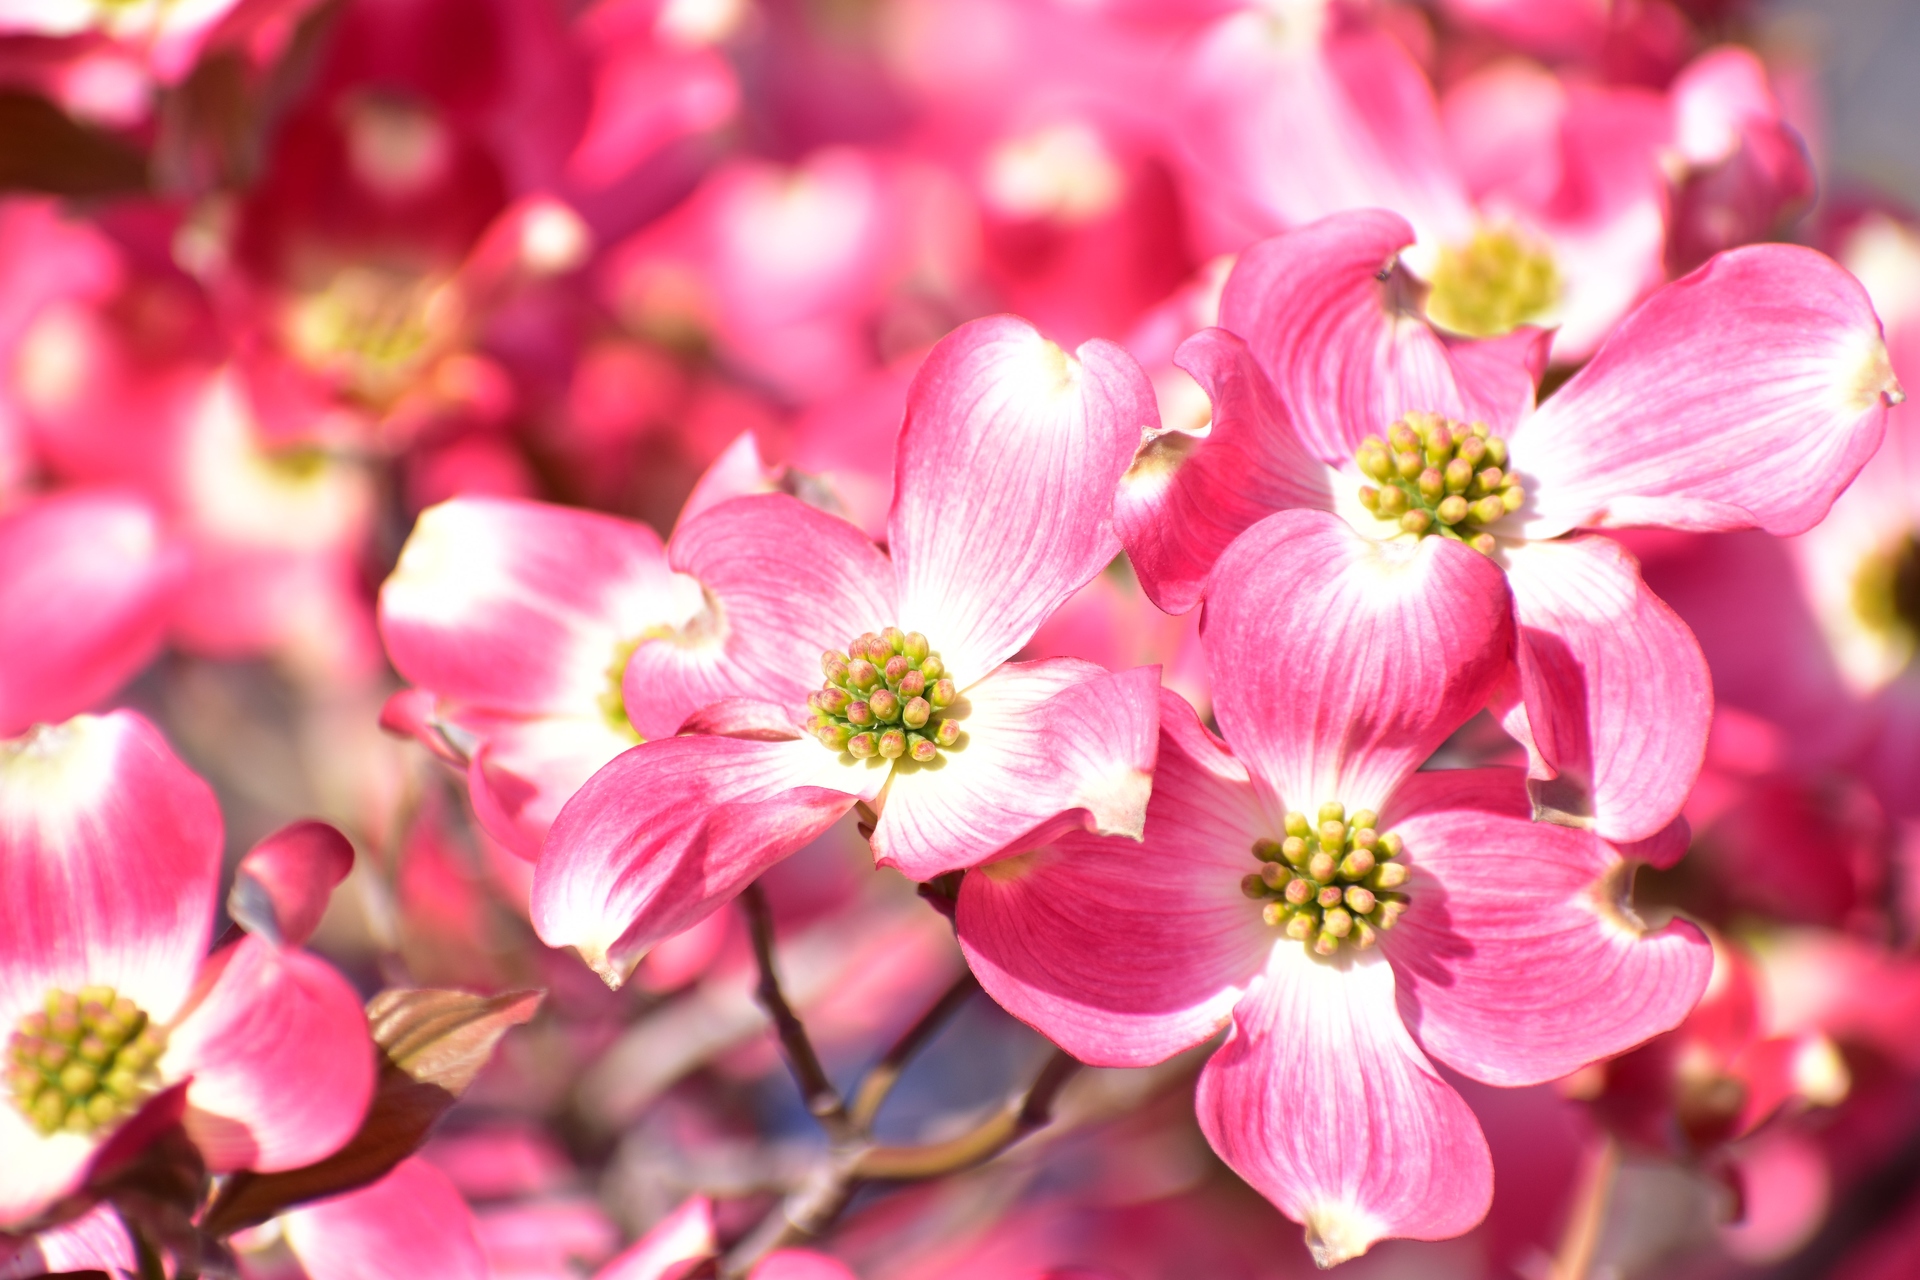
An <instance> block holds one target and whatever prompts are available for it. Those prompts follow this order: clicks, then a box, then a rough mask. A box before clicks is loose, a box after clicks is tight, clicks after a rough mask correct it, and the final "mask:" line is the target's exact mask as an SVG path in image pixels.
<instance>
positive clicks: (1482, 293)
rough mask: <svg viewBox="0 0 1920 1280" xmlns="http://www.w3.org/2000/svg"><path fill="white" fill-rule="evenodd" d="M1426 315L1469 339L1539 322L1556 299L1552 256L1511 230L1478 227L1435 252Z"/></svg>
mask: <svg viewBox="0 0 1920 1280" xmlns="http://www.w3.org/2000/svg"><path fill="white" fill-rule="evenodd" d="M1429 284H1430V286H1431V287H1430V289H1429V291H1428V293H1427V318H1428V319H1429V320H1432V321H1433V322H1434V323H1435V324H1437V325H1439V326H1441V327H1442V328H1444V329H1451V330H1453V331H1454V332H1455V333H1461V334H1465V335H1466V336H1468V337H1470V338H1492V337H1497V336H1499V335H1500V334H1503V333H1510V332H1512V331H1513V330H1514V329H1517V328H1519V327H1520V326H1521V325H1523V324H1526V323H1528V322H1529V321H1532V320H1538V319H1539V318H1540V317H1542V316H1544V315H1545V314H1546V313H1547V312H1549V311H1551V310H1552V309H1553V307H1554V304H1555V303H1557V302H1559V301H1560V272H1559V271H1558V270H1556V269H1555V267H1554V265H1553V256H1552V255H1551V254H1549V253H1548V252H1546V250H1544V249H1542V248H1539V247H1538V246H1536V245H1532V244H1529V243H1528V242H1527V241H1525V240H1523V239H1521V238H1520V236H1518V235H1517V234H1515V233H1514V232H1512V231H1505V230H1493V229H1489V228H1482V229H1480V230H1479V231H1476V232H1474V234H1473V239H1472V240H1470V241H1468V242H1467V243H1466V244H1465V245H1448V246H1446V247H1443V248H1442V249H1441V250H1440V256H1439V260H1438V261H1437V262H1436V263H1435V264H1434V268H1433V279H1432V280H1431V281H1429Z"/></svg>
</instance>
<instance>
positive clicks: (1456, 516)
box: [1433, 493, 1467, 526]
mask: <svg viewBox="0 0 1920 1280" xmlns="http://www.w3.org/2000/svg"><path fill="white" fill-rule="evenodd" d="M1433 514H1434V515H1436V516H1439V517H1440V523H1441V524H1444V525H1448V526H1452V525H1456V524H1459V523H1460V522H1461V521H1462V520H1465V519H1466V518H1467V500H1466V499H1465V498H1463V497H1461V496H1460V495H1459V494H1457V493H1450V494H1448V495H1447V496H1446V497H1444V498H1442V499H1441V500H1440V505H1439V506H1437V507H1435V508H1434V509H1433Z"/></svg>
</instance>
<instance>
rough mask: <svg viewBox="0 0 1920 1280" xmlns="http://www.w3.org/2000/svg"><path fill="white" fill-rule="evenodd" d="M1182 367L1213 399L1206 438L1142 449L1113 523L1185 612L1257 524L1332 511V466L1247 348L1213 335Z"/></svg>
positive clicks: (1153, 581) (1180, 435)
mask: <svg viewBox="0 0 1920 1280" xmlns="http://www.w3.org/2000/svg"><path fill="white" fill-rule="evenodd" d="M1178 359H1179V362H1180V367H1181V368H1183V369H1185V370H1186V371H1187V372H1188V373H1190V374H1192V375H1193V377H1194V379H1195V380H1196V381H1197V382H1199V384H1200V385H1201V386H1202V387H1203V388H1205V389H1206V392H1207V396H1208V398H1209V399H1210V400H1212V402H1213V425H1212V426H1211V427H1210V428H1209V429H1208V430H1207V432H1206V434H1204V435H1193V434H1191V433H1189V432H1185V431H1180V430H1169V431H1164V432H1162V433H1160V434H1159V435H1156V436H1153V437H1152V438H1151V439H1149V440H1147V441H1146V442H1145V443H1143V444H1142V445H1141V446H1140V450H1139V453H1138V454H1137V455H1136V456H1135V458H1134V461H1133V465H1132V466H1130V467H1129V468H1127V472H1126V475H1125V476H1123V477H1122V478H1121V481H1120V490H1119V492H1118V493H1117V494H1116V495H1115V496H1114V500H1113V523H1114V527H1115V528H1116V529H1117V530H1118V531H1119V534H1120V541H1121V542H1122V543H1124V544H1125V545H1126V549H1127V556H1128V559H1129V560H1131V561H1132V563H1133V567H1134V571H1135V572H1136V573H1138V574H1139V575H1140V585H1141V587H1142V588H1143V589H1144V590H1145V591H1146V593H1147V595H1148V596H1149V597H1151V598H1152V600H1153V602H1154V603H1155V604H1157V605H1159V606H1160V607H1161V608H1162V609H1165V610H1167V611H1168V612H1171V613H1185V612H1187V611H1188V610H1189V609H1191V608H1193V606H1194V605H1196V604H1198V603H1199V602H1200V593H1201V590H1202V588H1204V587H1205V586H1206V582H1207V573H1208V571H1209V570H1211V569H1212V568H1213V562H1214V561H1215V560H1217V559H1219V558H1220V553H1221V552H1222V551H1224V550H1226V548H1227V544H1228V543H1230V542H1232V541H1233V540H1234V539H1235V538H1236V537H1238V536H1239V535H1240V533H1241V532H1242V531H1243V530H1245V529H1246V528H1247V527H1248V526H1249V525H1252V524H1254V523H1255V522H1257V521H1258V520H1260V519H1261V518H1262V517H1264V516H1267V515H1271V514H1272V513H1273V512H1275V511H1284V510H1288V509H1291V508H1294V507H1310V508H1319V509H1322V510H1326V509H1330V508H1331V507H1332V506H1333V495H1332V493H1331V492H1330V491H1329V488H1328V473H1327V469H1326V467H1325V466H1324V465H1322V463H1321V462H1320V460H1319V459H1318V458H1316V457H1314V456H1313V455H1312V454H1311V453H1309V452H1308V451H1307V450H1306V448H1305V447H1304V446H1303V445H1302V444H1301V442H1300V438H1299V435H1298V433H1297V431H1296V429H1295V427H1294V424H1293V419H1292V417H1291V415H1289V414H1288V412H1287V409H1286V406H1285V405H1283V404H1281V403H1280V401H1279V399H1278V398H1277V397H1276V396H1275V394H1274V391H1273V388H1272V386H1271V385H1270V384H1269V383H1268V382H1267V378H1266V375H1265V374H1264V373H1262V372H1261V371H1260V368H1259V366H1258V365H1257V364H1255V363H1254V360H1253V355H1252V353H1251V352H1249V351H1248V350H1247V344H1246V343H1245V342H1243V341H1241V339H1240V338H1238V337H1236V336H1235V335H1233V334H1231V333H1228V332H1227V331H1226V330H1224V329H1206V330H1203V331H1201V332H1200V333H1196V334H1194V335H1193V336H1192V337H1191V338H1189V339H1187V341H1186V342H1185V343H1183V344H1181V347H1180V351H1179V354H1178Z"/></svg>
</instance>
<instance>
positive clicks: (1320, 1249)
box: [1306, 1204, 1385, 1271]
mask: <svg viewBox="0 0 1920 1280" xmlns="http://www.w3.org/2000/svg"><path fill="white" fill-rule="evenodd" d="M1306 1226H1307V1230H1306V1240H1307V1252H1308V1253H1310V1254H1312V1255H1313V1265H1314V1266H1316V1267H1319V1268H1320V1269H1321V1270H1322V1271H1325V1270H1327V1269H1328V1268H1330V1267H1337V1266H1339V1265H1340V1264H1341V1263H1343V1262H1351V1261H1353V1259H1355V1258H1357V1257H1359V1256H1360V1255H1361V1254H1363V1253H1365V1252H1366V1251H1367V1250H1369V1249H1371V1248H1373V1246H1374V1242H1375V1241H1377V1240H1379V1239H1380V1238H1381V1236H1383V1235H1384V1234H1385V1232H1383V1231H1382V1230H1381V1229H1380V1224H1379V1223H1378V1222H1375V1221H1374V1219H1373V1217H1372V1215H1370V1214H1367V1213H1363V1212H1361V1211H1360V1210H1358V1209H1356V1208H1354V1207H1353V1206H1351V1205H1343V1204H1332V1205H1322V1206H1321V1207H1319V1208H1316V1209H1312V1210H1309V1211H1308V1213H1307V1223H1306Z"/></svg>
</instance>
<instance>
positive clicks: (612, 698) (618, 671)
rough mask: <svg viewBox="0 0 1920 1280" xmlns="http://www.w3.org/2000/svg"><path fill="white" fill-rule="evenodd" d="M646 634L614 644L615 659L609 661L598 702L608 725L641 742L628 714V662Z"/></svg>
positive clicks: (633, 740)
mask: <svg viewBox="0 0 1920 1280" xmlns="http://www.w3.org/2000/svg"><path fill="white" fill-rule="evenodd" d="M646 638H647V637H646V636H635V637H634V638H633V639H631V640H628V641H626V642H625V643H623V644H618V645H615V646H614V650H613V660H612V661H610V662H609V663H607V674H606V686H605V687H604V688H602V689H601V690H600V697H599V698H598V700H597V701H598V702H599V704H600V716H601V718H602V719H604V720H605V721H606V722H607V727H608V728H609V729H612V730H613V731H614V732H615V733H617V734H619V735H620V736H621V737H623V738H626V739H627V740H629V741H631V742H635V743H638V742H641V741H643V739H642V738H641V737H640V733H639V731H638V730H637V729H635V728H634V727H633V720H632V718H631V717H629V716H628V715H627V693H626V680H627V662H628V661H629V660H630V659H631V658H632V657H633V651H634V650H635V649H638V648H639V647H640V642H641V641H642V640H644V639H646Z"/></svg>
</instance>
